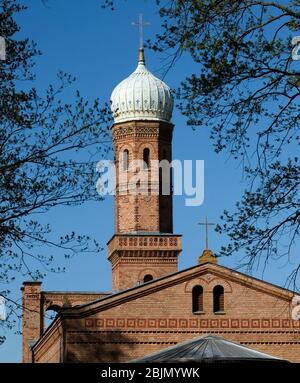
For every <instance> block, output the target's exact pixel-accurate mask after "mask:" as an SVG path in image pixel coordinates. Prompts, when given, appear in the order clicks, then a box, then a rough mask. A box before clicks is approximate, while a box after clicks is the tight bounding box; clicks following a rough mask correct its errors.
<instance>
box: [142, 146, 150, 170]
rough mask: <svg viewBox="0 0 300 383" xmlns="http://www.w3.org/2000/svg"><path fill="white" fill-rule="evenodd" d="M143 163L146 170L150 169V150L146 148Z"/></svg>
mask: <svg viewBox="0 0 300 383" xmlns="http://www.w3.org/2000/svg"><path fill="white" fill-rule="evenodd" d="M143 161H144V169H145V170H146V169H149V162H150V150H149V149H148V148H145V149H144V151H143Z"/></svg>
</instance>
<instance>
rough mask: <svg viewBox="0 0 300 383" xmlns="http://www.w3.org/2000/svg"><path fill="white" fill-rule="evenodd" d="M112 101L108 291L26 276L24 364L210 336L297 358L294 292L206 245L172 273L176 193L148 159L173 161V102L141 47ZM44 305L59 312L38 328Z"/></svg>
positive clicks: (109, 355) (137, 352) (137, 351)
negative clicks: (66, 288)
mask: <svg viewBox="0 0 300 383" xmlns="http://www.w3.org/2000/svg"><path fill="white" fill-rule="evenodd" d="M111 103H112V112H113V117H114V124H113V126H112V136H113V143H114V151H115V166H116V175H117V176H116V194H115V230H114V231H115V233H114V235H113V237H112V238H111V239H110V241H109V242H108V260H109V261H110V262H111V265H112V291H111V292H99V293H96V292H55V291H43V290H42V286H41V283H40V282H36V281H34V282H24V284H23V287H22V294H23V325H22V326H23V329H22V336H23V341H22V349H23V362H25V363H40V362H48V363H51V362H57V363H64V362H78V363H80V362H126V361H130V360H133V359H137V358H140V357H143V356H146V355H148V354H151V353H153V352H156V351H159V350H162V349H164V348H167V347H169V346H172V345H176V344H178V343H180V342H183V341H185V340H189V339H193V338H196V337H199V336H201V335H207V334H214V335H221V336H223V337H224V338H226V339H228V340H232V341H235V342H237V343H240V344H242V345H245V346H247V347H250V348H252V349H254V350H258V351H263V352H265V353H267V354H270V355H273V356H275V357H278V358H282V359H286V360H289V361H293V362H300V321H299V320H293V319H292V315H291V313H292V308H293V307H292V299H293V297H294V293H293V292H292V291H289V290H286V289H283V288H281V287H278V286H275V285H272V284H270V283H267V282H264V281H261V280H258V279H255V278H253V277H250V276H247V275H245V274H242V273H239V272H236V271H234V270H231V269H228V268H225V267H223V266H221V265H219V264H218V263H217V259H216V257H215V256H214V254H213V253H212V252H211V251H210V250H209V249H205V250H204V251H203V253H202V255H201V256H200V257H199V260H198V264H197V265H195V266H194V267H191V268H189V269H185V270H182V271H178V267H177V263H178V262H177V260H178V256H179V255H180V252H181V236H180V235H178V234H174V233H173V213H172V209H173V206H172V193H171V192H170V193H164V192H163V190H165V188H167V187H169V189H170V190H172V179H171V176H166V175H168V173H163V172H162V171H161V169H160V168H157V167H156V166H154V165H153V164H156V163H159V162H161V161H164V160H165V161H166V162H171V161H172V132H173V128H174V126H173V124H172V123H171V116H172V110H173V99H172V95H171V92H170V89H169V87H168V86H167V85H166V84H165V83H163V82H162V81H161V80H159V79H158V78H156V77H154V76H153V75H152V74H151V73H150V72H149V71H148V69H147V68H146V66H145V58H144V51H143V49H140V51H139V62H138V66H137V68H136V70H135V71H134V72H133V73H132V74H131V75H130V76H129V77H128V78H127V79H125V80H123V81H122V82H121V83H120V84H119V85H118V86H117V87H116V88H115V89H114V91H113V93H112V96H111ZM137 173H139V177H138V178H137V177H136V175H137ZM169 175H170V173H169ZM50 309H51V310H55V311H57V316H56V318H55V319H54V320H53V322H52V323H51V324H50V326H49V327H48V328H47V329H44V316H45V313H46V311H47V310H50Z"/></svg>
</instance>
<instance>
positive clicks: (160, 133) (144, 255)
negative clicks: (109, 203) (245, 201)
mask: <svg viewBox="0 0 300 383" xmlns="http://www.w3.org/2000/svg"><path fill="white" fill-rule="evenodd" d="M111 107H112V113H113V117H114V124H113V126H112V134H113V143H114V152H115V166H116V194H115V234H114V235H113V237H112V238H111V240H110V241H109V242H108V259H109V261H110V262H111V264H112V280H113V282H112V284H113V290H115V291H118V290H123V289H127V288H130V287H134V286H136V285H138V284H141V283H145V282H148V281H150V280H152V279H156V278H159V277H161V276H164V275H167V274H170V273H174V272H176V271H177V257H178V255H179V253H180V251H181V236H180V235H176V234H173V214H172V177H171V171H170V168H168V165H167V164H168V163H171V161H172V133H173V124H172V123H171V122H170V120H171V116H172V110H173V98H172V95H171V92H170V89H169V87H168V86H167V85H166V84H165V83H164V82H162V81H161V80H159V79H158V78H156V77H155V76H153V74H152V73H150V72H149V71H148V69H147V68H146V66H145V58H144V50H143V49H142V48H140V50H139V62H138V66H137V68H136V70H135V71H134V72H133V73H132V74H131V75H130V76H129V77H128V78H126V79H125V80H123V81H122V82H121V83H120V84H119V85H117V86H116V88H115V89H114V91H113V93H112V96H111ZM161 161H162V162H161ZM159 164H160V166H159ZM161 165H162V166H161Z"/></svg>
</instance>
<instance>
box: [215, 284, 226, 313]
mask: <svg viewBox="0 0 300 383" xmlns="http://www.w3.org/2000/svg"><path fill="white" fill-rule="evenodd" d="M213 309H214V313H220V312H224V287H223V286H220V285H218V286H215V287H214V290H213Z"/></svg>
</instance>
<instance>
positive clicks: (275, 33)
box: [152, 0, 300, 276]
mask: <svg viewBox="0 0 300 383" xmlns="http://www.w3.org/2000/svg"><path fill="white" fill-rule="evenodd" d="M157 3H158V5H159V6H160V14H161V16H162V18H163V20H164V21H163V32H162V33H161V34H160V35H157V41H156V42H155V43H154V44H152V48H154V49H156V50H159V51H169V52H171V53H170V57H171V59H172V62H174V59H176V57H178V55H180V54H182V53H188V54H190V56H191V57H192V59H193V61H194V62H195V63H196V64H198V68H199V71H198V72H197V73H192V74H190V75H188V77H187V78H186V79H185V80H184V81H182V83H181V86H180V89H179V90H178V92H177V96H178V99H179V108H180V110H181V111H182V113H183V114H184V115H185V116H186V117H187V121H188V124H189V125H191V126H193V127H209V128H210V132H211V138H212V140H213V143H214V147H215V150H216V152H218V153H219V152H222V151H224V150H227V151H229V153H230V154H231V155H232V156H233V157H234V158H235V159H237V160H239V161H240V163H241V165H242V167H243V170H244V172H245V175H246V177H247V178H248V181H249V184H248V187H247V189H246V190H245V193H244V195H243V197H242V199H241V201H240V202H238V203H237V205H236V210H235V211H234V212H228V211H226V212H224V215H223V216H222V219H223V222H224V223H223V224H222V225H219V226H218V227H217V230H218V231H219V232H221V233H222V232H225V233H227V234H228V235H229V237H230V239H231V241H230V244H229V245H228V246H226V247H225V246H224V247H223V248H222V249H221V252H220V254H221V255H231V254H232V253H234V252H237V251H240V250H241V249H244V250H245V253H246V256H247V261H246V263H247V264H248V265H250V266H253V265H254V263H255V262H256V261H257V262H260V261H262V260H263V261H264V262H268V261H269V260H271V259H278V258H279V257H282V256H286V257H288V258H290V257H291V256H292V255H294V256H295V255H297V248H296V246H297V244H298V246H299V226H300V194H299V185H300V167H299V162H298V156H299V144H300V135H299V117H300V109H299V100H300V81H299V74H300V70H299V62H296V61H295V62H294V61H293V59H292V54H291V53H292V45H291V40H292V37H293V36H295V35H297V34H296V31H299V29H300V28H299V27H300V2H299V1H275V2H269V1H257V0H246V1H240V0H238V1H235V0H228V1H227V0H223V1H221V0H189V1H179V0H178V1H169V2H166V3H163V2H161V1H158V2H157ZM298 251H299V247H298ZM295 275H296V274H294V276H295Z"/></svg>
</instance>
